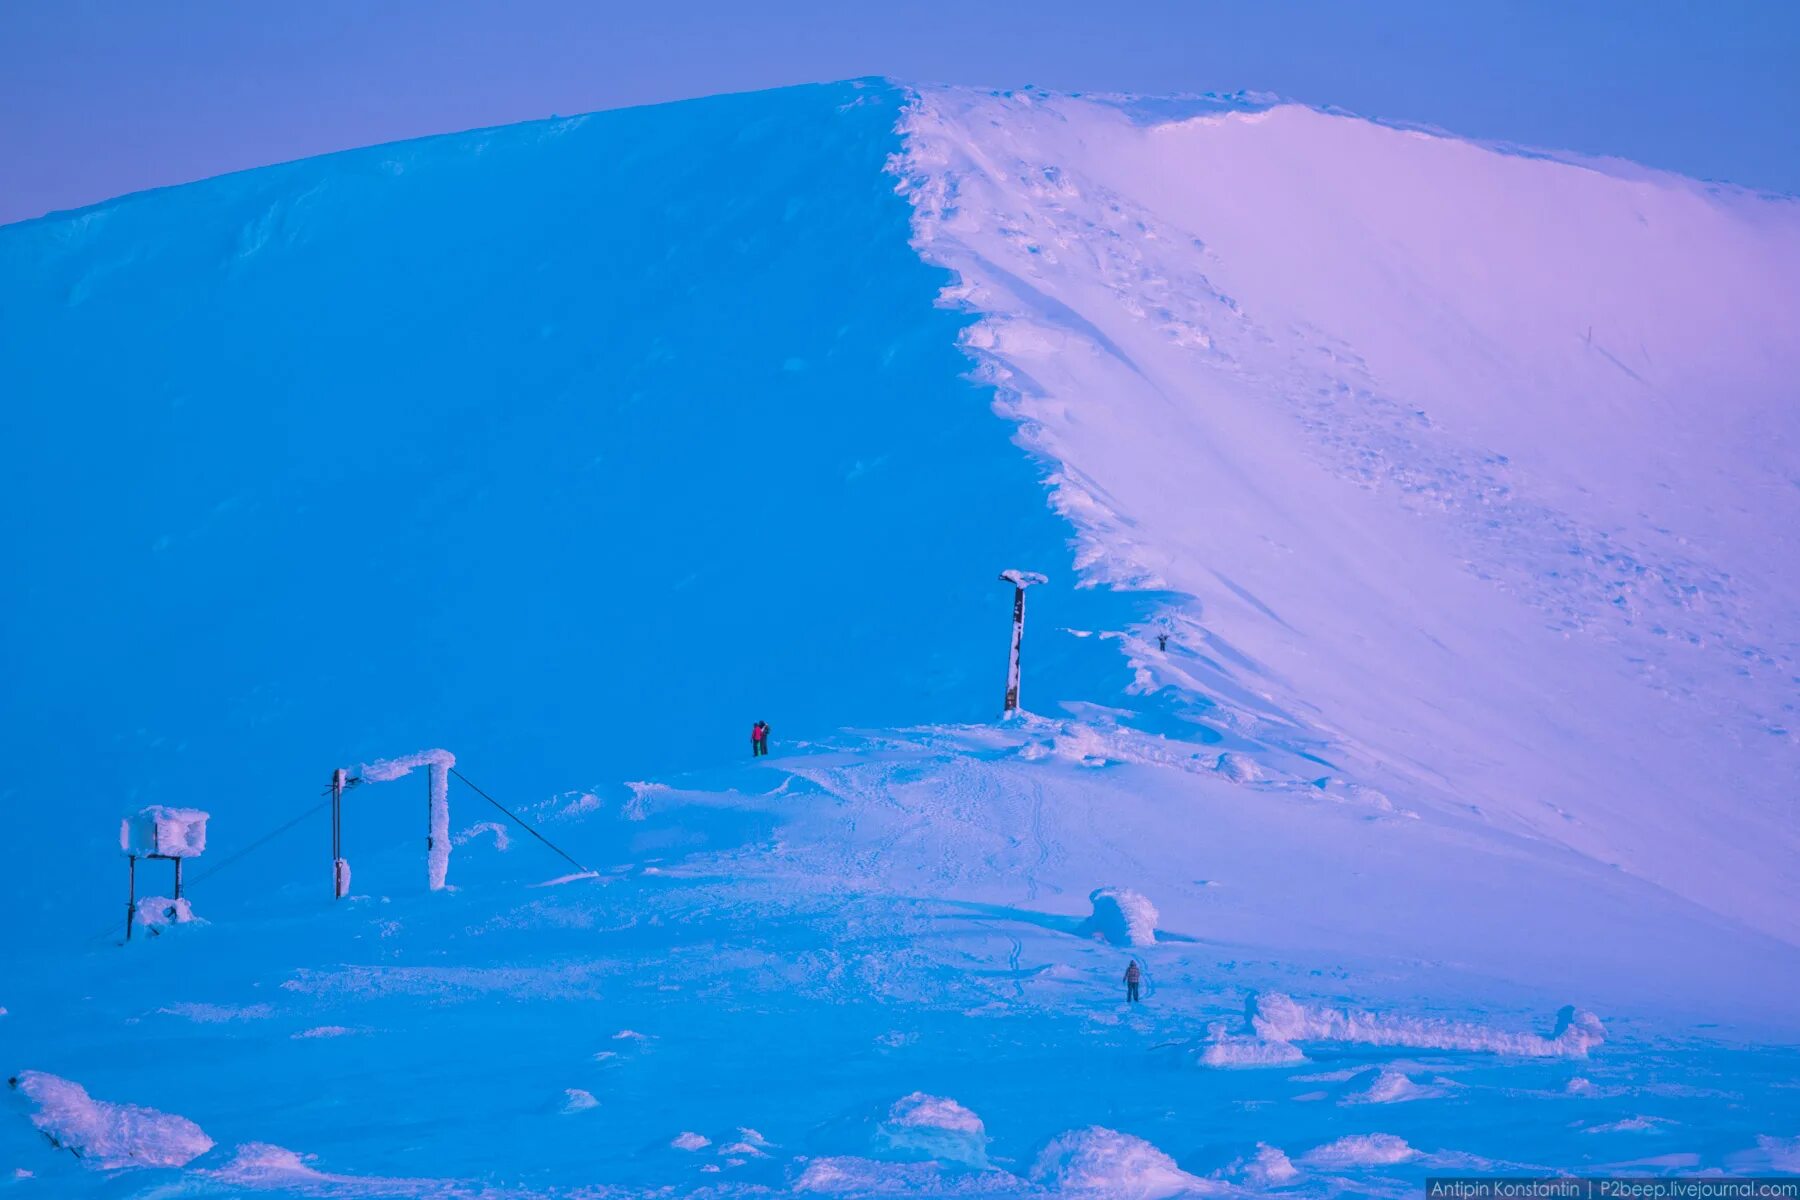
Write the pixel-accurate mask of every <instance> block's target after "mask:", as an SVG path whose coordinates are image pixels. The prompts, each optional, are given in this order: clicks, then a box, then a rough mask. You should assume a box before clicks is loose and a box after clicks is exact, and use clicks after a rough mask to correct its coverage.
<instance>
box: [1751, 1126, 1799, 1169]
mask: <svg viewBox="0 0 1800 1200" xmlns="http://www.w3.org/2000/svg"><path fill="white" fill-rule="evenodd" d="M1756 1148H1757V1150H1759V1151H1760V1152H1761V1153H1762V1154H1763V1155H1764V1156H1765V1157H1766V1158H1767V1159H1768V1162H1769V1166H1770V1167H1771V1168H1772V1169H1774V1170H1777V1171H1786V1172H1790V1173H1793V1174H1800V1137H1791V1138H1777V1137H1769V1136H1768V1135H1767V1134H1764V1135H1761V1136H1759V1137H1758V1138H1757V1139H1756Z"/></svg>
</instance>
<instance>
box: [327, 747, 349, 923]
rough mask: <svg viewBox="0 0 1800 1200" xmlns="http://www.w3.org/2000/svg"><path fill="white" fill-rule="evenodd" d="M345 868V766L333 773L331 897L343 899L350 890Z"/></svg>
mask: <svg viewBox="0 0 1800 1200" xmlns="http://www.w3.org/2000/svg"><path fill="white" fill-rule="evenodd" d="M348 874H349V872H348V871H346V870H345V869H344V768H342V767H339V768H338V769H337V770H335V771H333V772H332V773H331V897H332V899H334V900H342V899H343V898H344V893H345V892H347V891H349V890H350V886H349V880H348V879H346V878H345V876H347V875H348Z"/></svg>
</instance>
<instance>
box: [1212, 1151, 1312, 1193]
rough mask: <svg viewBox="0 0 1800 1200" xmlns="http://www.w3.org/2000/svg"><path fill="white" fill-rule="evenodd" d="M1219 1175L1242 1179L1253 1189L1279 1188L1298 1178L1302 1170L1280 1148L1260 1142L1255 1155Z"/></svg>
mask: <svg viewBox="0 0 1800 1200" xmlns="http://www.w3.org/2000/svg"><path fill="white" fill-rule="evenodd" d="M1219 1174H1221V1175H1223V1176H1227V1177H1235V1178H1238V1179H1242V1180H1243V1181H1244V1182H1245V1183H1247V1184H1249V1185H1250V1186H1251V1187H1279V1186H1280V1185H1281V1184H1284V1183H1288V1182H1290V1181H1291V1180H1293V1179H1295V1178H1297V1177H1298V1176H1299V1174H1300V1169H1299V1168H1298V1167H1296V1166H1294V1163H1293V1160H1292V1159H1290V1158H1289V1157H1288V1156H1287V1155H1286V1154H1285V1153H1284V1152H1283V1151H1281V1150H1280V1149H1279V1148H1277V1147H1275V1146H1271V1145H1269V1144H1268V1143H1267V1142H1258V1143H1256V1153H1255V1154H1253V1155H1251V1156H1250V1157H1249V1158H1240V1159H1238V1160H1237V1161H1236V1162H1234V1163H1232V1164H1231V1165H1230V1166H1228V1167H1226V1168H1225V1169H1224V1170H1223V1171H1221V1172H1219Z"/></svg>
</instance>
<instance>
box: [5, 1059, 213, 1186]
mask: <svg viewBox="0 0 1800 1200" xmlns="http://www.w3.org/2000/svg"><path fill="white" fill-rule="evenodd" d="M8 1082H9V1083H10V1084H11V1085H12V1086H13V1088H15V1089H16V1090H18V1091H20V1092H23V1093H24V1094H25V1096H26V1098H27V1099H29V1100H30V1101H31V1102H32V1103H33V1104H34V1105H35V1106H36V1111H35V1112H33V1113H32V1114H31V1123H32V1124H33V1125H35V1126H37V1128H38V1130H39V1132H41V1133H42V1134H43V1135H44V1136H45V1137H47V1138H49V1139H50V1144H51V1145H53V1146H56V1147H58V1148H61V1149H68V1150H71V1151H73V1152H74V1153H75V1154H76V1155H77V1156H78V1157H79V1158H80V1159H81V1160H82V1161H83V1162H85V1163H87V1164H88V1165H89V1166H95V1167H105V1168H109V1169H110V1168H116V1167H180V1166H185V1165H186V1164H187V1163H189V1162H192V1161H193V1160H194V1159H196V1158H198V1157H200V1156H201V1155H202V1154H205V1153H206V1152H207V1151H208V1150H211V1149H212V1148H213V1141H212V1139H211V1138H209V1137H207V1136H206V1134H205V1133H204V1132H203V1131H202V1130H201V1128H200V1127H199V1126H198V1125H196V1124H194V1123H193V1122H192V1121H190V1120H188V1119H187V1118H186V1117H178V1116H175V1115H174V1114H173V1113H165V1112H158V1111H157V1110H156V1109H154V1108H140V1107H138V1106H137V1105H135V1104H111V1103H108V1102H107V1101H105V1100H96V1099H94V1098H93V1097H92V1096H90V1095H88V1094H87V1090H86V1089H85V1088H83V1087H82V1086H81V1085H80V1084H78V1083H74V1082H72V1081H70V1080H67V1079H63V1078H61V1077H59V1076H56V1075H47V1074H45V1073H44V1072H42V1071H21V1072H19V1074H18V1075H17V1076H15V1077H14V1078H12V1079H11V1080H9V1081H8Z"/></svg>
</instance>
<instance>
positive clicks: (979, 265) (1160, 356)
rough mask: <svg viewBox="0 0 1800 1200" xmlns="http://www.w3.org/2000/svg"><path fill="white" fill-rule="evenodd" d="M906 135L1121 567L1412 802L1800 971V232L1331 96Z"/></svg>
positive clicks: (923, 123) (1762, 207)
mask: <svg viewBox="0 0 1800 1200" xmlns="http://www.w3.org/2000/svg"><path fill="white" fill-rule="evenodd" d="M906 130H907V138H908V148H907V153H906V156H905V159H904V167H903V170H904V172H905V175H906V178H907V181H908V191H909V194H910V195H911V196H912V198H913V200H914V203H915V205H916V206H917V208H918V213H919V217H918V226H917V238H918V244H919V247H920V249H921V251H922V252H923V253H924V254H925V255H926V256H927V257H928V258H929V259H931V260H932V261H934V262H940V263H942V264H944V265H946V266H948V267H951V268H953V269H954V270H955V271H956V272H957V273H958V275H959V277H960V280H961V282H960V284H959V286H958V287H957V288H956V289H955V292H954V295H955V296H956V298H957V299H958V300H960V301H961V302H963V303H965V304H967V305H968V306H969V307H971V308H972V309H974V310H975V311H977V312H979V313H981V314H983V318H984V319H983V321H982V322H981V324H980V325H979V326H977V327H976V328H975V329H973V330H971V331H970V333H969V334H968V338H967V340H968V342H969V344H970V345H971V347H972V348H973V349H974V350H975V351H976V352H977V353H978V354H979V355H980V357H981V358H982V360H983V361H984V363H985V364H986V366H987V369H988V376H989V377H990V378H991V379H993V380H994V381H995V382H996V383H998V384H999V385H1000V386H1001V389H1002V395H1003V397H1004V403H1005V405H1006V407H1007V409H1008V411H1009V413H1010V414H1011V415H1012V416H1014V417H1015V418H1016V419H1017V420H1019V421H1020V422H1022V424H1023V426H1024V430H1025V433H1024V437H1025V441H1026V443H1027V444H1028V445H1029V446H1030V447H1031V448H1032V449H1033V450H1035V451H1036V452H1037V453H1038V454H1040V455H1042V456H1043V457H1044V458H1045V459H1046V460H1047V461H1049V462H1051V463H1053V464H1055V467H1056V469H1057V472H1058V475H1057V496H1056V499H1057V505H1058V508H1059V510H1060V511H1062V512H1063V513H1065V514H1066V515H1067V516H1068V517H1069V518H1070V519H1071V521H1072V522H1073V523H1074V524H1075V525H1076V526H1077V528H1079V529H1080V530H1081V533H1082V537H1083V551H1082V560H1083V565H1084V567H1085V569H1086V571H1087V573H1088V575H1089V577H1090V578H1093V579H1096V580H1102V581H1123V582H1126V583H1129V584H1133V585H1137V584H1143V583H1148V584H1150V585H1153V586H1157V587H1168V588H1173V589H1175V590H1177V591H1179V592H1181V593H1183V594H1184V595H1185V596H1187V597H1189V598H1190V600H1189V601H1188V602H1186V603H1183V604H1179V605H1176V606H1174V607H1173V610H1172V612H1171V614H1170V615H1171V619H1172V620H1173V621H1175V622H1176V623H1177V624H1178V625H1179V627H1180V628H1181V630H1182V638H1181V640H1182V641H1183V642H1184V643H1185V644H1187V645H1190V646H1192V647H1193V648H1194V649H1195V650H1196V651H1199V652H1202V653H1203V654H1205V655H1208V656H1210V657H1212V658H1215V659H1222V660H1224V661H1225V662H1226V664H1227V665H1226V666H1225V668H1224V669H1225V670H1226V672H1227V673H1228V674H1231V675H1232V676H1233V677H1234V678H1236V679H1237V680H1238V681H1239V682H1241V683H1243V684H1245V685H1247V686H1251V687H1254V688H1255V689H1256V690H1257V691H1259V692H1261V693H1263V694H1264V695H1265V696H1266V697H1267V698H1268V699H1269V700H1270V701H1271V702H1272V703H1274V704H1275V705H1277V706H1278V707H1279V708H1280V710H1281V711H1282V712H1283V713H1284V714H1285V715H1287V716H1289V717H1293V718H1297V719H1300V720H1302V721H1304V722H1305V723H1306V724H1308V725H1310V726H1313V727H1315V728H1317V729H1320V730H1322V731H1325V732H1327V733H1328V734H1329V736H1330V741H1331V745H1332V747H1333V752H1334V753H1335V754H1339V755H1343V756H1345V757H1346V758H1347V759H1348V760H1350V761H1354V762H1355V764H1356V767H1357V769H1358V772H1359V773H1361V774H1363V775H1365V776H1366V777H1368V778H1370V780H1371V781H1373V782H1377V783H1378V784H1379V785H1380V786H1383V787H1390V786H1393V787H1399V788H1401V789H1403V790H1405V791H1407V792H1408V793H1409V794H1418V795H1421V796H1429V797H1432V798H1433V799H1434V801H1435V802H1437V803H1439V804H1441V805H1443V806H1445V807H1451V808H1463V809H1467V810H1471V811H1473V812H1476V813H1478V814H1479V815H1480V816H1481V818H1482V819H1483V820H1486V821H1491V822H1494V823H1496V824H1499V825H1501V826H1503V827H1506V828H1509V829H1512V830H1517V831H1523V832H1527V833H1529V834H1531V835H1533V836H1539V837H1545V838H1550V839H1553V840H1555V841H1558V842H1561V843H1564V844H1566V845H1569V846H1571V847H1573V848H1575V849H1577V850H1579V851H1580V852H1582V853H1584V854H1587V855H1590V856H1593V857H1595V858H1597V859H1600V860H1602V861H1605V862H1611V863H1616V864H1617V865H1618V866H1620V867H1621V868H1622V869H1624V870H1627V871H1631V872H1633V873H1636V874H1639V875H1642V876H1644V877H1645V878H1648V879H1650V880H1652V881H1654V882H1656V883H1657V884H1659V885H1661V886H1663V887H1667V888H1669V889H1670V890H1672V891H1675V892H1677V893H1679V894H1681V895H1683V896H1687V897H1689V898H1691V899H1693V900H1696V901H1697V902H1699V903H1702V904H1705V905H1707V906H1708V907H1711V908H1713V909H1714V910H1716V911H1718V912H1720V913H1723V914H1725V915H1728V916H1730V917H1733V918H1735V919H1738V920H1742V921H1744V922H1746V923H1748V924H1750V925H1753V926H1755V927H1756V928H1759V929H1761V930H1763V931H1765V932H1768V933H1772V934H1775V935H1776V936H1779V937H1781V938H1783V939H1785V940H1787V941H1789V942H1791V943H1800V871H1797V870H1796V869H1795V868H1794V865H1793V864H1794V862H1795V861H1796V851H1800V842H1797V840H1796V839H1797V837H1800V814H1797V813H1796V809H1795V803H1796V801H1795V781H1796V780H1797V779H1800V709H1797V707H1796V700H1797V697H1800V689H1797V688H1796V684H1797V683H1800V674H1797V671H1800V609H1797V608H1796V606H1795V603H1794V598H1795V596H1796V595H1800V540H1797V539H1800V403H1797V401H1800V383H1797V382H1796V381H1797V380H1800V337H1796V336H1795V333H1794V331H1795V328H1796V321H1797V320H1800V204H1797V203H1795V202H1794V201H1792V200H1788V199H1770V198H1765V197H1760V196H1755V195H1749V194H1744V193H1739V192H1733V191H1731V190H1729V189H1723V188H1706V187H1702V186H1700V185H1697V184H1694V183H1691V182H1689V181H1686V180H1682V179H1678V178H1673V177H1670V176H1666V175H1657V174H1653V173H1649V172H1644V171H1636V170H1630V171H1628V170H1625V169H1624V168H1622V167H1620V168H1609V166H1608V165H1607V164H1599V165H1595V164H1585V163H1570V162H1562V161H1557V160H1555V159H1552V158H1547V157H1542V156H1527V155H1522V154H1517V153H1504V152H1499V151H1496V150H1492V149H1487V148H1484V147H1481V146H1476V145H1471V144H1469V143H1467V142H1462V141H1457V140H1455V139H1452V138H1448V137H1443V136H1435V135H1431V134H1426V133H1420V132H1415V131H1411V130H1405V129H1394V128H1389V127H1386V126H1382V125H1379V124H1375V123H1372V122H1368V121H1363V120H1358V119H1355V118H1350V117H1345V116H1337V115H1330V114H1326V113H1321V112H1317V111H1314V110H1312V109H1307V108H1302V107H1298V106H1293V105H1286V106H1279V107H1274V108H1268V109H1245V108H1242V107H1231V106H1224V105H1221V106H1220V108H1219V111H1213V112H1200V113H1198V114H1196V115H1192V116H1188V117H1186V118H1185V119H1156V120H1150V119H1146V118H1142V117H1139V116H1137V115H1135V114H1134V112H1133V110H1132V106H1131V105H1129V104H1120V103H1107V102H1095V101H1088V100H1080V99H1070V98H1064V97H1055V96H1043V95H1034V94H1023V93H1021V94H1008V95H1000V96H996V95H992V94H988V93H974V92H963V91H940V92H933V93H930V94H927V95H926V96H925V97H923V98H922V100H921V102H920V103H919V105H918V106H917V107H916V109H915V110H914V111H913V112H912V113H911V114H910V115H909V118H908V121H907V126H906ZM1191 661H1192V660H1186V661H1184V660H1183V658H1182V657H1181V656H1177V657H1176V658H1175V659H1173V660H1164V659H1160V658H1155V657H1146V658H1145V660H1144V662H1143V666H1144V669H1145V671H1146V674H1147V680H1148V682H1149V684H1150V685H1151V686H1182V685H1183V684H1186V683H1189V682H1191V681H1192V679H1193V670H1192V667H1191V666H1190V665H1189V664H1190V662H1191Z"/></svg>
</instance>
